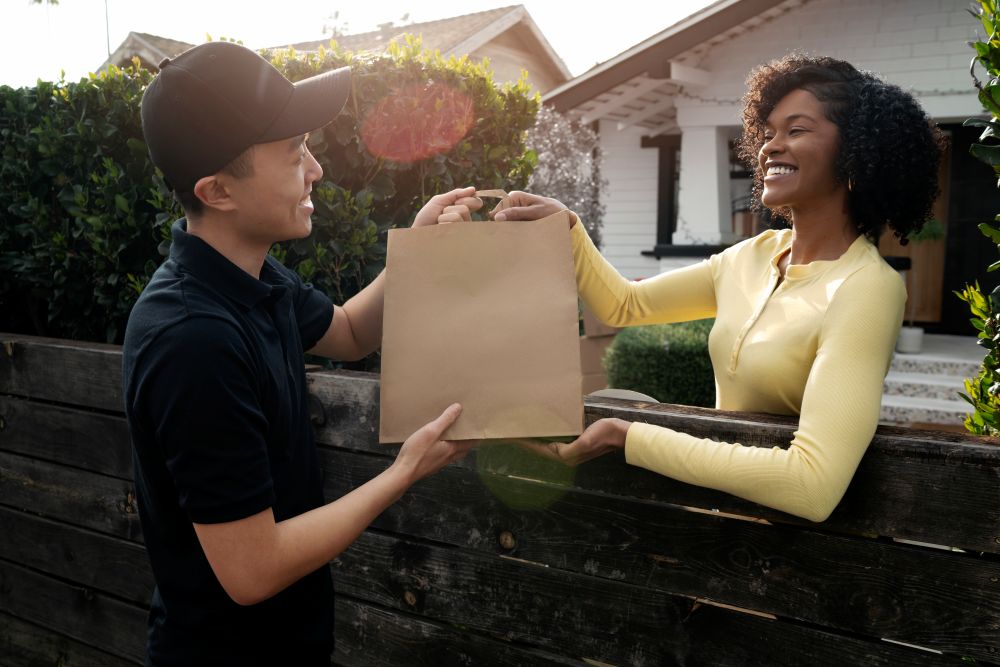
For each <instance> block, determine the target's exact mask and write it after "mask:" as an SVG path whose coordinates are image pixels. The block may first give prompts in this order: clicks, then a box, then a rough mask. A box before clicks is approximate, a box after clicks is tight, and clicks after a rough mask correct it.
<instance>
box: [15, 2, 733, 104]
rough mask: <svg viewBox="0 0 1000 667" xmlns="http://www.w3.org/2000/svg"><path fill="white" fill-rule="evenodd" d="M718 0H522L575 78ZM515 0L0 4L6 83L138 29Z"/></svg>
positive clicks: (467, 8)
mask: <svg viewBox="0 0 1000 667" xmlns="http://www.w3.org/2000/svg"><path fill="white" fill-rule="evenodd" d="M713 1H714V0H660V1H659V2H649V0H614V2H607V1H605V2H600V3H598V2H589V1H578V2H575V3H566V2H561V1H559V0H535V1H532V0H526V1H525V2H523V3H521V4H523V5H524V6H525V8H526V9H527V10H528V13H529V14H530V15H531V17H532V19H534V21H535V23H536V24H537V25H538V27H539V28H540V29H541V31H542V34H544V35H545V37H546V39H548V41H549V43H550V44H551V45H552V48H553V49H555V51H556V53H558V54H559V56H560V57H561V58H562V59H563V62H565V63H566V66H567V67H568V68H569V70H570V72H571V73H572V74H573V75H574V76H576V75H578V74H582V73H583V72H585V71H586V70H588V69H590V68H591V67H592V66H594V65H595V64H597V63H599V62H603V61H605V60H608V59H609V58H613V57H614V56H616V55H618V54H619V53H621V52H622V51H625V50H626V49H628V48H629V47H631V46H634V45H635V44H638V43H639V42H641V41H643V40H645V39H647V38H648V37H651V36H653V35H655V34H656V33H658V32H660V31H662V30H664V29H665V28H667V27H669V26H671V25H673V24H674V23H677V22H678V21H680V20H681V19H683V18H685V17H686V16H688V15H690V14H692V13H694V12H696V11H698V10H699V9H701V8H703V7H705V6H707V5H709V4H712V2H713ZM515 2H516V0H492V1H491V0H465V1H464V2H461V3H444V2H428V1H427V0H420V1H416V0H409V1H403V2H398V1H396V0H369V1H368V2H355V3H351V4H350V5H349V6H340V7H338V4H337V3H335V2H330V1H329V0H327V1H325V2H324V1H321V0H280V1H279V2H275V3H273V5H272V3H267V4H265V3H262V2H261V3H258V2H248V1H247V0H242V1H239V2H237V1H235V0H158V1H156V2H153V1H151V0H60V1H59V4H58V5H55V6H49V5H46V4H41V5H38V4H29V0H0V49H2V53H0V55H2V57H0V84H6V85H9V86H14V87H18V86H31V85H34V83H35V81H37V80H38V79H43V80H57V79H58V78H59V76H60V71H65V76H66V78H67V79H68V80H75V79H79V78H80V77H84V76H86V75H87V73H88V72H91V71H94V70H96V69H98V68H99V67H100V65H101V64H102V63H103V62H104V61H105V59H106V58H107V55H108V45H109V43H110V50H111V51H112V52H113V51H114V50H115V49H116V48H117V47H118V45H119V44H121V42H122V41H123V40H124V39H125V37H126V36H127V35H128V33H129V32H130V31H135V32H146V33H152V34H154V35H160V36H162V37H169V38H172V39H176V40H180V41H183V42H189V43H192V44H200V43H201V42H204V41H205V39H206V35H211V37H213V38H215V39H219V38H220V37H228V38H235V39H240V40H242V41H243V43H244V44H245V45H246V46H248V47H250V48H262V47H267V46H279V45H283V44H288V43H294V42H304V41H310V40H316V39H322V38H323V37H324V30H323V29H324V26H329V25H337V26H339V27H341V28H346V30H344V31H343V32H345V33H347V34H350V33H357V32H367V31H369V30H375V29H377V28H378V26H379V24H382V23H386V22H389V21H392V22H394V23H396V24H400V23H404V22H406V21H402V20H401V19H402V18H403V16H404V15H406V14H409V19H408V21H409V22H422V21H432V20H435V19H440V18H447V17H450V16H457V15H459V14H468V13H472V12H478V11H484V10H487V9H495V8H497V7H503V6H506V5H509V4H514V3H515ZM269 6H273V7H274V9H268V7H269ZM105 8H106V9H107V21H105ZM568 8H572V10H570V9H568ZM334 12H338V14H337V16H336V17H334ZM106 28H107V29H106Z"/></svg>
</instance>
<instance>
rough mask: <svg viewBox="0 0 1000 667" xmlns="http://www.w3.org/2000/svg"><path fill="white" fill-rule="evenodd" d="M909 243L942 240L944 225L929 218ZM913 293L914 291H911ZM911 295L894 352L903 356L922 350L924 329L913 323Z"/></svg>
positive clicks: (913, 233)
mask: <svg viewBox="0 0 1000 667" xmlns="http://www.w3.org/2000/svg"><path fill="white" fill-rule="evenodd" d="M906 238H907V240H908V241H909V242H910V243H922V242H923V241H936V240H938V239H942V238H944V225H943V224H941V221H940V220H938V219H937V218H931V219H930V220H928V221H927V222H926V223H925V224H924V226H923V227H921V228H920V229H918V230H917V231H915V232H910V234H909V235H907V237H906ZM913 291H914V293H915V292H916V289H914V290H913ZM912 297H913V294H910V295H908V297H907V299H906V322H905V324H904V325H903V326H902V327H901V328H900V330H899V338H897V339H896V351H897V352H902V353H903V354H917V353H919V352H920V350H921V349H922V348H923V344H924V328H923V327H920V326H916V325H915V324H914V322H913V303H914V301H915V299H913V298H912Z"/></svg>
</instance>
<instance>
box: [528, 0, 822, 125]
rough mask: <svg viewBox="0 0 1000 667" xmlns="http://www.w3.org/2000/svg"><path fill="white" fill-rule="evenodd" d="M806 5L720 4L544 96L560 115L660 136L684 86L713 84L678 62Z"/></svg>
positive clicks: (790, 0) (772, 1) (731, 0)
mask: <svg viewBox="0 0 1000 667" xmlns="http://www.w3.org/2000/svg"><path fill="white" fill-rule="evenodd" d="M802 2H803V0H718V1H717V2H715V3H713V4H711V5H709V6H708V7H705V8H704V9H702V10H701V11H699V12H696V13H694V14H692V15H691V16H689V17H687V18H685V19H684V20H682V21H680V22H678V23H676V24H674V25H672V26H670V27H669V28H667V29H666V30H663V31H662V32H659V33H657V34H655V35H653V36H652V37H650V38H649V39H646V40H644V41H642V42H640V43H639V44H636V45H635V46H633V47H632V48H630V49H628V50H626V51H625V52H623V53H621V54H619V55H617V56H615V57H614V58H612V59H610V60H608V61H606V62H603V63H601V64H599V65H596V66H594V67H593V68H591V69H590V70H588V71H587V72H584V73H583V74H581V75H580V76H578V77H576V78H575V79H572V80H570V81H567V82H566V83H564V84H562V85H561V86H557V87H556V88H553V89H552V90H550V91H548V92H547V93H545V94H544V95H543V96H542V102H543V103H544V104H547V105H549V106H551V107H553V108H554V109H555V110H557V111H560V112H563V113H566V112H575V113H576V114H577V115H579V116H582V118H583V120H584V121H586V122H591V121H594V120H598V119H601V118H604V119H608V120H616V121H618V125H619V128H620V129H624V128H625V127H628V126H633V125H635V126H641V127H643V128H645V129H648V130H651V134H653V135H655V134H660V133H663V132H670V131H673V130H676V129H677V126H676V123H675V119H676V109H674V106H673V98H674V96H675V95H676V93H677V92H678V91H679V89H680V88H681V87H682V86H689V87H698V86H701V85H704V84H706V83H708V81H709V75H708V73H707V72H704V71H703V70H699V69H697V68H695V67H690V66H687V65H685V64H684V63H683V62H679V57H680V56H682V55H683V54H685V53H686V52H690V51H692V50H698V49H705V48H711V46H712V45H714V44H717V43H720V42H723V41H725V40H727V39H730V38H732V37H734V36H735V35H737V34H741V33H743V32H746V31H747V30H750V29H753V28H755V27H757V26H758V25H760V24H762V23H765V22H767V21H770V20H772V19H774V18H776V17H777V16H780V15H782V14H784V13H785V12H787V11H789V10H790V9H792V8H794V7H797V6H799V5H800V4H802Z"/></svg>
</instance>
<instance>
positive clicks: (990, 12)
mask: <svg viewBox="0 0 1000 667" xmlns="http://www.w3.org/2000/svg"><path fill="white" fill-rule="evenodd" d="M973 14H974V15H975V16H976V17H977V18H978V19H979V20H980V22H981V23H982V25H983V28H984V29H985V30H986V34H987V35H988V37H987V38H986V41H985V42H973V43H972V46H973V48H975V50H976V58H975V62H974V65H975V64H979V65H980V66H981V67H982V68H983V69H985V70H986V72H987V73H988V74H989V79H988V80H987V82H986V83H985V84H983V83H982V82H980V81H979V80H978V79H977V78H975V75H973V82H974V84H975V86H976V88H977V89H978V91H979V101H980V102H981V103H982V104H983V107H984V108H985V109H986V110H987V112H988V113H989V114H990V116H992V118H990V119H989V120H982V119H979V118H970V119H969V120H967V121H966V122H965V124H966V125H973V126H977V127H982V128H983V133H982V135H981V136H980V138H979V140H980V141H982V142H987V141H988V142H989V143H980V144H973V145H972V146H971V147H970V152H971V153H972V155H974V156H975V157H977V158H979V159H980V160H982V161H983V162H985V163H986V164H988V165H990V166H991V167H992V168H993V172H994V174H995V175H996V176H997V177H998V178H1000V144H998V143H997V139H998V138H1000V12H998V6H997V1H996V0H980V2H979V7H978V8H977V9H976V10H975V11H973ZM998 185H1000V181H998ZM996 222H1000V215H997V216H996ZM979 229H980V231H981V232H982V233H983V235H984V236H986V238H988V239H989V240H990V242H992V243H995V244H997V249H998V250H1000V228H997V227H996V226H994V225H991V224H989V223H985V222H984V223H982V224H980V225H979ZM997 269H1000V261H996V262H993V263H992V264H991V265H990V266H989V269H988V270H989V271H995V270H997ZM957 295H958V297H959V298H960V299H962V300H963V301H965V302H966V303H968V304H969V310H970V312H971V313H972V318H971V320H970V321H971V322H972V326H974V327H975V328H976V329H978V330H979V336H978V339H979V340H978V343H979V344H980V345H982V346H983V347H984V348H986V350H987V352H986V357H985V358H984V359H983V364H982V366H981V367H980V370H979V374H978V375H977V376H976V377H974V378H969V379H967V380H966V381H965V392H966V393H964V394H962V397H963V398H964V399H965V400H967V401H968V402H969V403H971V404H972V406H973V407H974V408H975V410H974V411H973V412H972V414H970V415H969V416H968V417H966V419H965V428H966V430H968V431H971V432H972V433H976V434H979V435H994V436H995V435H1000V351H998V346H1000V287H997V288H996V289H994V290H993V292H992V293H990V294H989V295H985V294H983V292H982V290H981V289H980V287H979V283H978V282H977V283H976V284H974V285H966V287H965V289H964V290H962V292H959V293H957Z"/></svg>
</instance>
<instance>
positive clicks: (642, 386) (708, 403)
mask: <svg viewBox="0 0 1000 667" xmlns="http://www.w3.org/2000/svg"><path fill="white" fill-rule="evenodd" d="M714 322H715V320H695V321H693V322H680V323H678V324H653V325H649V326H642V327H629V328H627V329H623V330H622V331H620V332H619V333H618V335H617V336H615V341H614V342H613V343H612V344H611V347H610V348H609V349H608V352H607V354H606V356H605V357H604V367H605V369H606V370H607V373H608V384H609V385H610V386H612V387H617V388H621V389H632V390H634V391H638V392H642V393H643V394H648V395H649V396H652V397H653V398H655V399H657V400H658V401H661V402H663V403H678V404H681V405H700V406H703V407H714V406H715V376H714V374H713V373H712V360H711V358H709V356H708V333H709V331H711V329H712V324H713V323H714Z"/></svg>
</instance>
